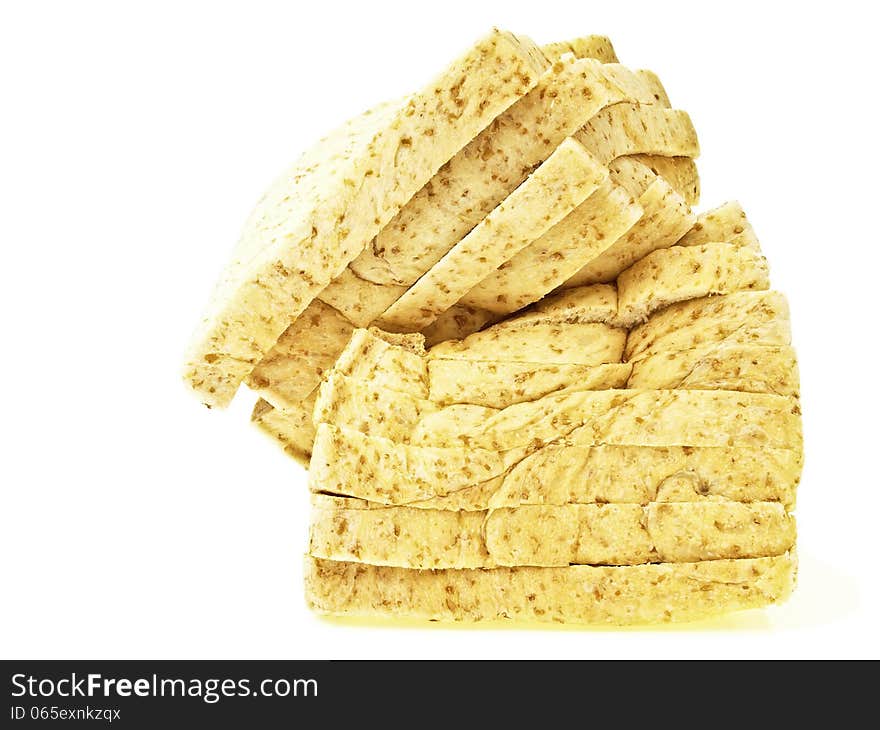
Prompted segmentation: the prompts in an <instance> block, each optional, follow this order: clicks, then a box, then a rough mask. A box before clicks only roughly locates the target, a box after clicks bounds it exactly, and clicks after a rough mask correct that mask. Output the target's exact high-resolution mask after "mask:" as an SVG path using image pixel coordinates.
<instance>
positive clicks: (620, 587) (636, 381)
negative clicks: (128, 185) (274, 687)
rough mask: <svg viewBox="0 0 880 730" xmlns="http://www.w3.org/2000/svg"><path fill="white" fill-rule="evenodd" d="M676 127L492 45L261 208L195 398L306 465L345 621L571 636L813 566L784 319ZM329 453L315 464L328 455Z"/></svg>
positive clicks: (322, 150)
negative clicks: (799, 540)
mask: <svg viewBox="0 0 880 730" xmlns="http://www.w3.org/2000/svg"><path fill="white" fill-rule="evenodd" d="M698 152H699V148H698V144H697V139H696V134H695V132H694V129H693V126H692V125H691V122H690V119H689V118H688V116H687V114H686V113H684V112H682V111H678V110H674V109H672V108H671V106H670V104H669V100H668V98H667V96H666V93H665V91H664V90H663V87H662V85H661V83H660V81H659V79H658V78H657V77H656V75H654V74H653V73H651V72H647V71H633V70H630V69H628V68H626V67H624V66H621V65H620V64H619V63H618V62H617V58H616V56H615V54H614V51H613V48H612V47H611V44H610V42H609V41H608V40H607V39H605V38H602V37H596V36H591V37H586V38H580V39H576V40H574V41H570V42H565V43H555V44H551V45H549V46H544V47H541V48H538V47H536V46H534V44H532V43H531V42H530V41H528V40H527V39H524V38H521V37H516V36H512V35H510V34H507V33H502V32H499V31H493V32H492V33H490V34H489V35H488V36H487V37H485V38H483V39H481V40H480V41H478V42H477V43H476V44H475V46H474V47H473V48H471V49H470V50H469V51H468V52H467V53H466V54H465V55H464V56H463V57H462V58H460V59H458V60H456V61H455V62H453V64H451V66H450V67H449V68H448V69H447V70H446V71H444V72H443V73H442V74H441V75H440V76H438V78H437V79H435V80H434V81H433V82H432V83H431V84H429V85H428V86H426V87H425V88H424V89H423V90H421V91H420V92H417V93H416V94H414V95H411V96H409V97H407V98H406V99H404V100H402V101H399V102H393V103H390V104H386V105H383V106H381V107H378V108H377V109H375V110H372V111H371V112H369V113H367V114H366V115H364V116H362V117H360V118H358V119H356V120H354V121H352V122H350V123H349V124H348V125H346V126H345V127H344V128H342V129H341V130H339V131H337V132H336V133H334V134H333V135H331V136H330V137H328V138H327V139H325V140H323V141H322V142H321V143H320V144H319V145H318V146H317V147H316V148H315V149H313V150H311V151H310V152H308V153H306V155H304V156H303V158H302V159H301V160H300V162H299V163H298V164H297V166H296V167H295V168H294V170H293V171H292V172H291V173H289V174H288V175H285V176H284V177H283V178H282V179H281V180H279V182H278V183H276V185H275V187H273V188H272V190H270V192H269V193H268V194H267V196H266V197H265V198H264V199H263V201H261V203H260V205H259V206H258V208H257V210H256V211H255V213H254V215H253V216H252V218H251V220H250V221H249V222H248V224H247V226H246V229H245V232H244V234H243V237H242V242H241V244H240V246H239V249H238V250H237V253H236V258H235V261H234V262H233V264H232V265H231V266H230V268H229V270H228V272H227V275H226V276H225V277H224V279H223V280H222V281H221V282H220V284H219V285H218V288H217V291H216V294H215V297H214V300H213V302H212V305H211V307H210V309H209V312H208V314H207V315H206V317H205V319H204V320H203V323H202V327H201V328H200V330H199V332H198V333H197V336H196V339H195V340H194V343H193V347H192V349H191V351H190V354H189V357H188V360H187V369H186V377H187V380H188V381H189V382H190V384H191V385H192V387H193V388H194V389H195V390H196V391H197V392H199V393H200V394H201V396H202V398H203V401H204V402H205V403H206V404H208V405H211V406H222V405H225V404H226V403H228V402H229V400H231V398H232V396H233V395H234V393H235V390H236V389H237V387H238V385H239V384H240V383H241V382H245V383H247V385H248V386H249V387H250V388H251V389H253V390H255V391H256V392H257V393H258V394H259V396H260V399H259V401H258V402H257V404H256V406H255V408H254V411H253V416H252V418H253V420H254V421H255V422H256V423H257V425H258V426H260V427H261V428H262V429H263V430H265V431H266V432H267V433H269V434H270V435H271V436H272V437H273V438H275V439H276V440H277V441H278V442H279V443H280V444H281V445H283V446H284V448H285V450H286V451H287V452H288V453H289V454H290V455H291V456H293V457H295V458H296V459H298V460H300V461H302V462H306V463H310V471H309V484H310V489H311V490H312V492H313V510H312V519H311V536H310V545H309V555H308V557H307V578H306V583H307V586H306V589H307V597H308V601H309V603H310V604H311V605H312V606H313V607H314V608H315V609H317V610H319V611H322V612H327V613H334V614H359V615H385V616H411V617H419V618H427V619H441V620H442V619H446V620H462V619H466V620H479V619H495V618H517V619H523V620H539V621H558V622H571V623H595V622H607V623H637V622H652V621H669V620H691V619H695V618H700V617H703V616H708V615H713V614H717V613H722V612H726V611H731V610H736V609H740V608H748V607H757V606H763V605H767V604H769V603H773V602H776V601H778V600H781V599H783V598H784V597H786V596H787V595H788V593H789V592H790V590H791V588H792V586H793V582H794V576H795V572H796V560H795V557H794V544H795V525H794V518H793V516H792V514H791V510H792V509H793V507H794V502H795V491H796V486H797V483H798V480H799V477H800V469H801V462H802V443H801V430H800V429H801V426H800V410H799V403H798V375H797V364H796V360H795V357H794V352H793V350H792V348H791V337H790V328H789V318H788V310H787V305H786V302H785V299H784V297H783V296H782V295H781V294H779V293H778V292H774V291H771V290H770V288H769V278H768V269H767V263H766V261H765V259H764V258H763V256H762V255H761V252H760V247H759V244H758V241H757V238H756V237H755V235H754V232H753V231H752V228H751V226H750V225H749V222H748V220H747V219H746V217H745V214H744V212H743V210H742V209H741V208H740V206H739V205H738V204H735V203H728V204H726V205H723V206H721V207H720V208H717V209H715V210H712V211H709V212H708V213H704V214H702V215H699V216H697V215H696V214H694V213H693V212H692V210H691V206H693V205H696V203H697V201H698V198H699V179H698V176H697V171H696V166H695V164H694V158H695V157H696V156H697V155H698ZM309 460H310V462H309Z"/></svg>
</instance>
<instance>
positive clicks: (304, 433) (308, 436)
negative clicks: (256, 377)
mask: <svg viewBox="0 0 880 730" xmlns="http://www.w3.org/2000/svg"><path fill="white" fill-rule="evenodd" d="M317 395H318V392H317V391H314V392H312V393H311V394H310V395H309V396H308V397H307V398H305V399H304V400H303V401H302V402H301V403H298V404H296V405H295V406H293V407H291V408H288V409H286V410H281V409H280V408H275V407H274V406H273V405H272V404H271V403H269V402H268V401H266V400H263V399H262V398H260V399H259V400H258V401H257V402H256V404H255V405H254V409H253V411H252V413H251V421H252V422H253V424H254V425H255V426H257V428H259V429H260V430H261V431H262V432H263V433H265V434H266V435H267V436H269V437H270V438H272V439H273V440H274V441H275V442H277V443H278V444H280V446H281V447H282V448H283V449H284V451H285V452H286V453H287V454H288V455H290V456H292V457H293V458H294V459H295V460H296V461H297V462H299V463H300V464H302V465H303V466H308V465H309V459H310V458H311V455H312V444H313V443H314V440H315V427H314V426H313V425H312V411H314V409H315V399H316V397H317Z"/></svg>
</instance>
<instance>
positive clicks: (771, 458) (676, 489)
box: [309, 423, 803, 510]
mask: <svg viewBox="0 0 880 730" xmlns="http://www.w3.org/2000/svg"><path fill="white" fill-rule="evenodd" d="M802 463H803V458H802V456H801V454H800V453H799V452H798V451H795V450H791V449H774V448H765V447H743V446H712V447H692V446H631V445H630V446H620V445H599V446H576V445H573V444H569V443H565V442H564V441H560V442H558V443H554V444H550V445H548V446H544V447H542V448H539V449H538V450H532V451H531V453H530V452H529V449H528V448H527V449H514V450H511V451H507V452H496V451H492V450H489V449H478V448H473V447H448V448H439V447H420V446H412V445H404V444H398V443H396V442H394V441H392V440H390V439H386V438H382V437H378V436H367V435H365V434H363V433H361V432H360V431H357V430H354V429H350V428H346V427H343V426H335V425H331V424H326V423H324V424H320V425H319V426H318V432H317V437H316V438H315V444H314V454H313V456H312V466H311V471H310V474H309V488H310V489H311V490H312V491H314V492H328V493H331V494H347V495H350V496H353V497H360V498H361V499H368V500H371V501H373V502H377V503H383V504H407V505H410V506H419V507H421V508H429V507H430V508H434V509H470V510H484V509H489V508H501V507H515V506H517V505H519V504H556V505H559V504H605V503H608V502H613V503H632V504H647V503H649V502H676V501H686V502H692V501H698V500H700V499H710V500H732V501H740V502H752V501H772V502H779V503H781V504H783V505H784V506H785V507H786V508H788V509H791V508H792V507H793V506H794V503H795V493H796V488H797V485H798V481H799V479H800V473H801V467H802ZM438 485H445V486H441V487H439V491H441V492H442V494H441V495H440V496H441V497H444V498H445V497H449V496H451V495H452V496H457V497H458V502H457V504H456V506H449V505H448V504H443V503H442V502H437V501H436V500H433V497H434V495H436V493H437V491H438Z"/></svg>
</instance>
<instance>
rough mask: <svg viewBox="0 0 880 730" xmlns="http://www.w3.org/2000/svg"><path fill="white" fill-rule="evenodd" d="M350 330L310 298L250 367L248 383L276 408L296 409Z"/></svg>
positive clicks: (343, 320)
mask: <svg viewBox="0 0 880 730" xmlns="http://www.w3.org/2000/svg"><path fill="white" fill-rule="evenodd" d="M354 329H355V328H354V325H353V324H352V323H351V322H349V321H348V320H347V319H346V318H345V317H343V316H342V315H341V314H340V313H339V312H338V311H336V310H335V309H334V308H333V307H331V306H330V305H328V304H324V303H323V302H321V301H319V300H315V301H313V302H312V303H311V304H309V306H308V307H307V308H306V310H305V312H303V313H302V315H300V316H299V317H297V318H296V320H295V321H294V323H293V324H292V325H291V326H290V327H288V328H287V329H286V330H285V332H284V334H283V335H281V339H279V340H278V342H277V343H275V346H274V347H273V348H272V349H271V350H270V351H269V353H268V354H267V355H266V357H264V358H263V359H262V360H261V361H260V363H259V364H258V365H257V367H256V368H254V371H253V372H252V373H251V374H250V375H249V376H248V379H247V384H248V386H249V387H250V388H252V389H253V390H255V391H257V392H258V393H260V394H261V395H262V396H264V398H265V399H266V400H268V401H269V402H270V403H272V405H274V406H275V407H277V408H285V409H296V408H298V407H299V405H300V403H302V401H303V399H305V398H306V397H307V396H308V395H309V394H310V393H311V392H312V391H313V390H314V389H315V388H316V387H317V386H318V384H319V383H320V382H321V378H322V376H323V375H324V373H326V372H327V371H328V370H329V369H330V368H331V367H333V363H334V362H335V360H336V355H337V354H338V353H339V351H340V350H341V349H342V348H343V347H345V343H346V342H348V341H349V339H350V338H351V335H352V333H353V332H354Z"/></svg>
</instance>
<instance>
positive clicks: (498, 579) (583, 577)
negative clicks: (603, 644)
mask: <svg viewBox="0 0 880 730" xmlns="http://www.w3.org/2000/svg"><path fill="white" fill-rule="evenodd" d="M796 570H797V561H796V558H795V555H794V553H793V552H791V553H786V554H785V555H778V556H774V557H768V558H750V559H749V558H747V559H741V560H709V561H702V562H699V563H655V564H649V565H637V566H613V567H594V566H568V567H564V568H496V569H494V570H482V569H476V570H408V569H406V568H388V567H381V566H374V565H364V564H363V563H350V562H338V561H332V560H321V559H319V558H311V557H307V558H306V564H305V589H306V600H307V602H308V604H309V606H310V607H311V608H312V609H313V610H315V611H319V612H321V613H329V614H334V615H346V616H369V617H388V618H398V619H399V618H404V617H408V618H416V619H423V620H431V621H491V620H496V619H507V620H515V621H539V622H557V623H569V624H646V623H665V622H670V621H694V620H697V619H702V618H706V617H708V616H716V615H719V614H723V613H727V612H730V611H736V610H741V609H746V608H758V607H762V606H767V605H769V604H772V603H776V602H779V601H783V600H785V599H786V598H787V597H788V596H789V595H790V594H791V591H792V589H793V587H794V580H795V574H796Z"/></svg>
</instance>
